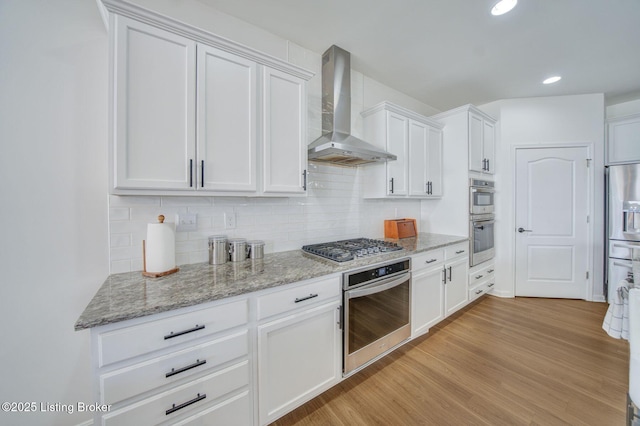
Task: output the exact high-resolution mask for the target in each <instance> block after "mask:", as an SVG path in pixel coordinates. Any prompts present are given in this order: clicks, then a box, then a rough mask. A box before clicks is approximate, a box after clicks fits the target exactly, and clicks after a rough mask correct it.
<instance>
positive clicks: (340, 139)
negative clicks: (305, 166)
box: [308, 45, 398, 166]
mask: <svg viewBox="0 0 640 426" xmlns="http://www.w3.org/2000/svg"><path fill="white" fill-rule="evenodd" d="M308 158H309V160H312V161H322V162H327V163H333V164H339V165H346V166H357V165H359V164H368V163H381V162H385V161H389V160H395V159H397V158H398V157H397V156H395V155H393V154H390V153H388V152H386V151H384V150H383V149H380V148H378V147H376V146H374V145H372V144H370V143H367V142H365V141H363V140H361V139H358V138H356V137H355V136H352V135H351V54H350V53H349V52H347V51H346V50H344V49H341V48H339V47H338V46H335V45H333V46H331V47H330V48H329V49H328V50H327V51H326V52H324V54H323V55H322V136H321V137H319V138H318V139H316V140H315V141H313V142H312V143H311V144H310V145H309V153H308Z"/></svg>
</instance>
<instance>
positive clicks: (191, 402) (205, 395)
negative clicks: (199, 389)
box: [165, 393, 207, 416]
mask: <svg viewBox="0 0 640 426" xmlns="http://www.w3.org/2000/svg"><path fill="white" fill-rule="evenodd" d="M206 397H207V394H206V393H203V394H202V395H200V394H198V396H196V397H195V398H193V399H192V400H190V401H187V402H183V403H182V404H180V405H176V404H173V407H171V408H169V409H168V410H167V411H165V415H167V416H168V415H169V414H171V413H175V412H176V411H178V410H182V409H183V408H185V407H188V406H190V405H191V404H195V403H196V402H198V401H202V400H203V399H205V398H206Z"/></svg>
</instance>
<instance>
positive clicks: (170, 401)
mask: <svg viewBox="0 0 640 426" xmlns="http://www.w3.org/2000/svg"><path fill="white" fill-rule="evenodd" d="M249 374H250V372H249V361H244V362H241V363H239V364H236V365H234V366H231V367H228V368H225V369H224V370H221V371H218V372H215V373H213V374H209V375H207V376H204V377H201V378H199V379H196V380H194V381H192V382H189V383H187V384H185V385H182V386H178V387H176V388H174V389H171V390H170V391H167V392H163V393H160V394H158V395H155V396H153V397H151V398H147V399H144V400H142V401H139V402H137V403H135V404H132V405H129V406H127V407H125V408H123V409H121V410H117V411H114V412H111V413H107V414H105V415H104V416H103V417H102V424H103V425H151V424H154V425H155V424H158V423H161V422H166V421H171V419H172V418H175V417H178V416H180V415H182V414H185V413H195V412H199V411H201V410H202V407H205V406H209V405H210V403H211V401H213V400H215V399H216V398H219V397H221V396H223V395H225V394H227V393H229V392H232V391H234V390H236V389H239V388H241V387H242V386H246V385H247V384H248V383H249Z"/></svg>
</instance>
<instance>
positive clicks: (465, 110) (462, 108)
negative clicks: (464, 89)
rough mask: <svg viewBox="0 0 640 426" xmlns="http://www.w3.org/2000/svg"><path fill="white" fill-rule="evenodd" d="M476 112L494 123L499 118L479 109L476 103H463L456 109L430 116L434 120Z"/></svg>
mask: <svg viewBox="0 0 640 426" xmlns="http://www.w3.org/2000/svg"><path fill="white" fill-rule="evenodd" d="M470 112H472V113H474V114H477V115H479V116H481V117H482V118H484V119H485V120H487V121H490V122H492V123H495V122H496V121H497V120H496V119H495V118H493V117H491V116H490V115H489V114H487V113H486V112H484V111H481V110H479V109H478V107H476V106H475V105H472V104H467V105H462V106H460V107H458V108H454V109H450V110H449V111H445V112H441V113H440V114H436V115H432V116H431V117H430V118H431V119H433V120H442V119H444V118H449V117H451V116H454V115H457V114H460V113H467V114H468V113H470Z"/></svg>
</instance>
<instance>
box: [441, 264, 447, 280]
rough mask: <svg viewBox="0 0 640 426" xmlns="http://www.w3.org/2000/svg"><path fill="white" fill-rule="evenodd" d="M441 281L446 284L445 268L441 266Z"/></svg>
mask: <svg viewBox="0 0 640 426" xmlns="http://www.w3.org/2000/svg"><path fill="white" fill-rule="evenodd" d="M442 283H443V284H447V268H446V267H445V268H442Z"/></svg>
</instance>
